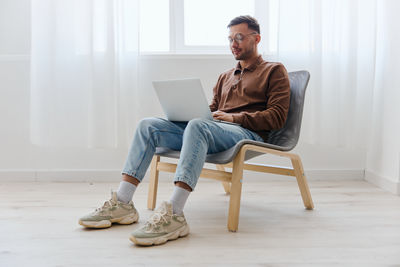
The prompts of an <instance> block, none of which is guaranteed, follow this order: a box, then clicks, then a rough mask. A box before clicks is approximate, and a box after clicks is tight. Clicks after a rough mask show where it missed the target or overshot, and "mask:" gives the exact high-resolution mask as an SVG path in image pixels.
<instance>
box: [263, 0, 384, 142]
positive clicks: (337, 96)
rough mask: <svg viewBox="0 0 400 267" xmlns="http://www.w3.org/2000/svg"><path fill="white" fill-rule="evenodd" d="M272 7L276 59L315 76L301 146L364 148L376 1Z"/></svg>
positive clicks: (285, 2)
mask: <svg viewBox="0 0 400 267" xmlns="http://www.w3.org/2000/svg"><path fill="white" fill-rule="evenodd" d="M274 1H275V0H272V2H274ZM271 6H272V7H273V8H274V9H273V10H270V12H274V13H275V16H274V17H276V21H275V23H274V24H275V25H276V28H277V29H275V30H272V31H271V32H275V34H276V36H273V40H276V43H273V44H272V47H275V49H276V56H274V57H273V59H274V60H277V61H281V62H283V63H284V64H285V65H286V66H287V68H288V69H290V70H299V69H307V70H309V71H310V73H311V80H310V84H309V87H308V89H307V90H308V91H307V97H306V105H305V110H304V116H303V118H304V120H303V127H302V141H303V142H306V143H310V144H316V145H326V146H330V147H337V148H341V147H342V148H343V147H346V148H363V147H365V144H366V142H367V135H366V133H367V131H368V122H369V120H370V116H371V110H372V109H371V107H372V95H373V91H374V83H375V70H376V66H375V60H376V52H375V51H376V45H375V44H376V24H377V20H376V17H377V16H376V12H377V1H375V0H362V1H361V0H358V1H357V0H354V1H348V0H334V1H328V0H326V1H314V0H295V1H294V0H277V1H275V5H271ZM276 14H277V15H276Z"/></svg>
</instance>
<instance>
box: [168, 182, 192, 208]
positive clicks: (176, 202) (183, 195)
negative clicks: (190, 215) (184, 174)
mask: <svg viewBox="0 0 400 267" xmlns="http://www.w3.org/2000/svg"><path fill="white" fill-rule="evenodd" d="M189 194H190V191H188V190H186V189H183V188H181V187H179V186H175V188H174V192H173V194H172V196H171V199H170V200H169V202H170V203H171V204H172V209H173V212H174V214H177V215H182V214H183V207H184V206H185V203H186V200H187V199H188V197H189Z"/></svg>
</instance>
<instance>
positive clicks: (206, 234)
mask: <svg viewBox="0 0 400 267" xmlns="http://www.w3.org/2000/svg"><path fill="white" fill-rule="evenodd" d="M147 185H148V184H145V183H143V185H141V187H139V189H138V190H137V192H136V194H135V196H134V201H135V203H136V207H137V208H138V210H139V213H140V215H141V218H140V222H143V221H144V220H145V219H146V218H147V217H148V216H149V214H150V211H148V210H146V197H147ZM117 186H118V182H115V183H95V184H89V183H3V184H1V185H0V225H1V227H0V266H160V265H161V266H165V265H168V266H176V265H188V264H195V265H203V266H209V265H213V266H232V265H233V266H251V265H262V266H400V198H399V197H398V196H395V195H391V194H390V193H387V192H385V191H383V190H381V189H379V188H376V187H374V186H372V185H370V184H368V183H366V182H363V181H313V182H310V189H311V193H312V196H313V198H314V203H315V207H316V209H315V210H314V211H307V210H305V209H304V208H303V206H302V201H301V199H300V195H299V192H298V189H297V186H296V183H295V182H294V180H290V178H283V179H282V180H280V181H277V180H272V181H265V182H262V183H260V182H247V183H246V182H245V183H244V185H243V194H242V205H241V214H240V223H239V232H237V233H230V232H228V231H227V229H226V218H227V210H228V197H227V196H226V195H225V194H224V193H223V188H222V185H220V184H219V183H217V182H214V181H206V180H202V181H200V182H199V184H198V187H197V188H196V191H195V192H194V193H192V194H191V196H190V198H189V202H188V203H187V205H186V208H185V214H186V217H187V219H188V222H189V224H190V227H191V234H190V235H189V236H188V237H186V238H181V239H179V240H176V241H172V242H168V243H167V244H165V245H162V246H155V247H137V246H135V245H133V244H131V242H130V241H129V240H128V235H129V233H130V232H131V231H132V230H133V229H135V228H136V227H137V226H138V225H137V224H135V225H130V226H113V227H112V228H109V229H105V230H85V229H83V228H82V227H80V226H79V225H78V224H77V220H78V218H79V217H80V216H81V215H83V214H85V213H88V212H89V211H91V210H92V209H93V208H95V207H97V206H99V205H100V204H102V202H103V200H105V199H108V198H109V191H110V189H111V188H114V189H115V188H117ZM171 192H172V183H161V184H160V187H159V198H158V199H159V200H162V199H165V200H168V199H169V195H170V193H171Z"/></svg>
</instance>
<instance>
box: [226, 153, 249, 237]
mask: <svg viewBox="0 0 400 267" xmlns="http://www.w3.org/2000/svg"><path fill="white" fill-rule="evenodd" d="M245 153H246V151H245V150H243V149H241V150H240V151H239V153H238V154H237V155H236V157H235V159H234V160H233V167H232V183H231V197H230V201H229V214H228V230H229V231H231V232H236V231H237V230H238V226H239V213H240V197H241V194H242V182H243V180H242V179H243V166H244V154H245Z"/></svg>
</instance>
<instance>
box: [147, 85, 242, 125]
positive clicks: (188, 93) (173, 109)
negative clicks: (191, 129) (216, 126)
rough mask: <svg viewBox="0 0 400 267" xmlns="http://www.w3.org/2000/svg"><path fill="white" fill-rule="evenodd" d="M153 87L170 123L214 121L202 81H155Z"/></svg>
mask: <svg viewBox="0 0 400 267" xmlns="http://www.w3.org/2000/svg"><path fill="white" fill-rule="evenodd" d="M153 87H154V89H155V91H156V94H157V96H158V100H159V101H160V104H161V107H162V109H163V111H164V114H165V116H166V117H167V119H168V120H170V121H190V120H191V119H195V118H202V119H209V120H213V121H216V122H222V123H228V124H234V125H239V124H237V123H233V122H226V121H220V120H214V119H213V116H212V114H211V111H210V108H209V106H208V102H207V98H206V96H205V94H204V90H203V87H202V85H201V82H200V79H198V78H194V79H181V80H166V81H153Z"/></svg>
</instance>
